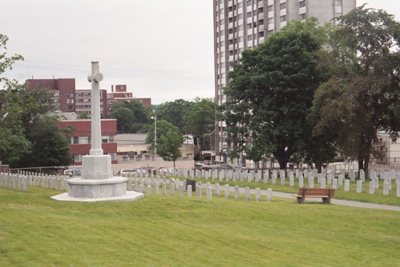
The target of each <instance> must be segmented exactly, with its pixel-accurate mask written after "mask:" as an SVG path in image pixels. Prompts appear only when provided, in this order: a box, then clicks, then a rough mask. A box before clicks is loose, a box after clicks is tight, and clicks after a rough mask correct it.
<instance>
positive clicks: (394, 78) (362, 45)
mask: <svg viewBox="0 0 400 267" xmlns="http://www.w3.org/2000/svg"><path fill="white" fill-rule="evenodd" d="M338 22H339V24H338V27H337V29H336V31H334V34H333V36H332V39H331V41H330V49H329V50H328V51H329V53H328V54H327V57H326V58H325V60H324V62H323V64H324V65H325V66H324V67H326V68H327V69H329V70H330V79H329V80H328V81H326V82H325V83H323V84H322V85H321V86H320V87H319V88H318V90H317V92H316V94H315V99H314V103H313V112H312V114H313V116H314V119H315V120H316V121H317V123H316V125H315V128H314V134H316V135H324V134H326V133H331V134H332V133H333V134H334V135H335V136H336V138H335V139H336V141H337V145H338V147H339V148H340V149H341V151H342V153H343V154H344V155H345V156H347V157H350V158H356V159H358V162H359V168H362V169H365V170H367V169H368V164H369V160H370V155H371V152H372V144H373V143H374V142H375V141H377V132H378V131H384V132H387V133H389V134H390V136H391V137H392V139H393V140H395V139H396V138H397V137H398V131H399V130H400V120H399V118H400V72H399V71H400V53H399V42H400V23H399V22H397V21H395V20H394V17H393V16H392V15H389V14H387V13H386V12H385V11H383V10H375V9H368V8H365V5H363V6H361V7H358V8H356V9H354V10H353V11H351V12H349V13H348V14H347V15H345V16H342V17H340V18H339V19H338Z"/></svg>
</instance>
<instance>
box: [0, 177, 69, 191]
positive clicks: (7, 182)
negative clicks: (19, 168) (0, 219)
mask: <svg viewBox="0 0 400 267" xmlns="http://www.w3.org/2000/svg"><path fill="white" fill-rule="evenodd" d="M68 178H70V177H69V176H64V175H55V176H54V175H43V174H38V173H31V172H23V173H16V174H11V173H0V187H4V188H9V189H13V190H18V191H24V192H26V191H27V189H28V186H36V187H43V188H48V189H54V190H59V191H67V188H68V186H67V179H68Z"/></svg>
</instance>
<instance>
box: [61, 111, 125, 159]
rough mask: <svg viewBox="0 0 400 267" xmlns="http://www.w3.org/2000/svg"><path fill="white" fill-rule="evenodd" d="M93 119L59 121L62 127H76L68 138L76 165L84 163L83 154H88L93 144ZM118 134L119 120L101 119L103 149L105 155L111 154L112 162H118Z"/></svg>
mask: <svg viewBox="0 0 400 267" xmlns="http://www.w3.org/2000/svg"><path fill="white" fill-rule="evenodd" d="M91 124H92V123H91V120H68V121H61V122H59V123H58V126H59V127H60V128H63V129H65V128H67V127H68V126H71V127H73V128H74V131H73V133H72V135H71V136H70V137H69V138H68V139H67V141H68V143H69V146H70V149H71V156H72V159H73V164H74V165H81V164H82V156H84V155H88V154H89V151H90V148H91V145H90V139H91V134H90V133H91ZM116 134H117V120H115V119H106V120H105V119H103V120H101V138H102V141H103V142H102V149H103V152H104V154H105V155H110V156H111V162H112V164H117V163H118V161H117V143H116V142H115V135H116Z"/></svg>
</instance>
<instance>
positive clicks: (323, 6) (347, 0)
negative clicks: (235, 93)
mask: <svg viewBox="0 0 400 267" xmlns="http://www.w3.org/2000/svg"><path fill="white" fill-rule="evenodd" d="M213 7H214V8H213V12H214V67H215V102H216V104H217V105H221V104H222V103H224V102H225V100H226V98H225V95H224V93H223V88H224V87H225V86H227V85H228V77H227V73H228V72H229V71H230V70H232V64H233V63H235V62H237V61H238V59H239V56H240V53H241V52H242V51H243V50H245V49H249V48H254V47H257V46H258V45H260V44H262V43H263V42H264V41H265V40H266V39H267V38H268V35H270V34H271V33H274V32H277V31H279V30H280V29H282V27H284V26H285V25H286V24H287V23H288V22H289V21H291V20H296V19H297V20H304V19H307V18H310V17H316V18H317V19H318V21H319V22H320V24H324V23H326V22H330V21H332V23H335V22H334V21H333V20H332V19H333V18H334V17H338V16H341V15H343V14H346V13H347V12H349V11H350V10H352V9H353V8H355V7H356V0H213ZM223 127H224V125H223V122H218V123H217V125H216V128H215V132H214V134H212V137H211V138H212V140H211V143H212V147H211V149H212V151H214V152H215V154H216V155H218V154H219V152H220V151H221V148H223V146H224V136H223ZM225 145H226V144H225Z"/></svg>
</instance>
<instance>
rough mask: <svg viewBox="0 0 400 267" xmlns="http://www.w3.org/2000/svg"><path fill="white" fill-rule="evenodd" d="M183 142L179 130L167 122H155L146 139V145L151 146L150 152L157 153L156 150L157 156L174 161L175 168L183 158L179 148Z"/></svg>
mask: <svg viewBox="0 0 400 267" xmlns="http://www.w3.org/2000/svg"><path fill="white" fill-rule="evenodd" d="M155 131H156V134H155ZM155 135H156V136H155ZM154 138H156V140H154ZM155 141H156V142H155ZM183 141H184V138H183V135H182V133H181V131H180V130H179V128H178V127H176V126H174V125H172V124H171V123H169V122H167V121H165V120H157V121H155V122H154V123H153V125H152V126H151V127H149V130H148V132H147V137H146V144H150V147H149V150H151V151H155V148H156V149H157V155H158V156H161V157H162V158H163V159H164V160H166V161H173V162H174V166H175V161H176V160H177V159H178V158H179V157H181V156H182V153H181V151H180V149H179V148H180V147H181V145H182V143H183Z"/></svg>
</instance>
